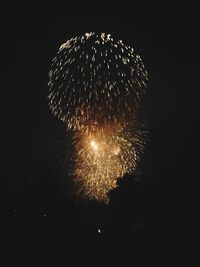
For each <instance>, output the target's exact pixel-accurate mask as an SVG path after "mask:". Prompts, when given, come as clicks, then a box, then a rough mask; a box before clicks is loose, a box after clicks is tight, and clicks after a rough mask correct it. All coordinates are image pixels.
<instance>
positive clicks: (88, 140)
mask: <svg viewBox="0 0 200 267" xmlns="http://www.w3.org/2000/svg"><path fill="white" fill-rule="evenodd" d="M144 137H145V132H144V131H143V130H142V129H138V128H135V129H134V131H133V130H132V131H125V130H118V129H117V130H116V129H112V131H111V130H110V129H103V130H102V131H99V129H98V131H91V132H88V133H87V134H86V133H85V132H84V133H77V134H75V140H76V142H75V143H76V160H75V168H74V173H73V176H74V180H75V183H77V184H78V189H79V190H78V191H79V192H80V193H81V194H82V195H83V196H85V197H88V198H89V199H96V200H98V201H104V202H106V203H108V201H109V197H108V194H109V192H110V191H111V190H112V189H114V188H116V186H117V181H118V179H120V178H121V177H123V175H124V174H127V173H133V174H134V173H136V170H137V164H138V161H139V159H140V155H141V152H142V151H143V147H144Z"/></svg>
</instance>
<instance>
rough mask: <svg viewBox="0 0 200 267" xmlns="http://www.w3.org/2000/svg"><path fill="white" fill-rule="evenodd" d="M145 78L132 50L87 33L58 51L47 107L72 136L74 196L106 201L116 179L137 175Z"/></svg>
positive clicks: (51, 75) (108, 37) (109, 37)
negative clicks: (75, 186) (76, 187)
mask: <svg viewBox="0 0 200 267" xmlns="http://www.w3.org/2000/svg"><path fill="white" fill-rule="evenodd" d="M146 83H147V72H146V70H145V68H144V65H143V63H142V60H141V58H140V56H139V55H137V54H136V53H135V52H134V50H133V48H131V47H130V46H128V45H124V44H123V42H122V41H121V40H119V41H118V40H114V39H113V38H112V37H111V35H110V34H105V33H101V34H95V33H93V32H91V33H86V34H85V35H83V36H80V37H75V38H71V39H70V40H68V41H67V42H65V43H64V44H62V45H61V46H60V49H59V51H58V53H57V55H56V57H55V58H54V59H53V61H52V65H51V70H50V72H49V83H48V85H49V95H48V99H49V106H50V109H51V110H52V112H53V114H54V116H56V117H57V118H59V119H60V120H62V121H63V122H64V123H65V125H66V129H67V130H69V129H71V130H72V131H73V133H74V141H75V155H76V157H75V161H74V164H73V168H72V169H73V173H72V176H73V178H74V181H75V183H76V184H77V186H78V190H77V192H79V193H81V194H82V195H83V196H85V197H87V198H88V199H96V200H97V201H104V202H107V203H108V201H109V197H108V195H109V192H110V190H112V189H114V188H115V187H116V186H117V181H118V179H119V178H121V177H123V175H124V174H126V173H135V172H136V170H137V164H138V162H139V159H140V154H141V152H142V151H143V148H144V143H145V142H144V132H143V131H141V130H139V129H138V127H137V126H136V125H138V124H137V123H136V114H137V111H138V110H139V108H140V106H141V103H142V99H143V97H144V95H145V91H146Z"/></svg>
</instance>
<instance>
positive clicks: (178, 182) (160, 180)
mask: <svg viewBox="0 0 200 267" xmlns="http://www.w3.org/2000/svg"><path fill="white" fill-rule="evenodd" d="M94 2H95V1H94ZM134 2H135V1H129V3H127V4H126V5H125V3H124V2H123V1H121V3H120V2H118V4H115V5H114V4H113V5H110V6H108V3H107V4H103V3H102V4H100V3H98V4H97V3H93V5H91V6H90V5H88V6H84V5H83V4H82V5H79V4H78V3H74V4H73V5H72V4H71V5H69V4H68V3H67V1H66V4H65V5H63V6H61V5H58V4H57V3H56V1H55V3H54V5H53V4H50V3H48V4H47V3H40V4H36V3H35V4H33V3H22V2H21V3H15V2H13V3H12V1H11V2H10V1H9V3H8V4H7V5H5V6H3V8H2V12H3V16H2V18H3V23H2V26H3V29H2V32H1V34H2V38H1V42H2V44H3V47H4V48H3V49H2V66H3V70H2V76H3V80H2V82H1V94H2V97H1V102H2V103H1V107H2V112H1V115H2V116H1V117H2V121H1V122H2V123H1V133H2V136H3V137H2V150H1V155H2V157H3V160H4V161H3V164H2V169H1V179H0V208H1V210H0V223H1V227H0V233H1V242H2V244H3V250H1V252H0V254H1V253H2V256H1V257H0V264H1V266H2V267H4V266H5V267H7V266H10V267H11V266H147V264H154V266H181V265H182V264H183V263H185V262H186V263H188V264H187V265H188V266H195V257H194V253H195V250H197V247H196V246H195V244H194V235H195V231H194V221H195V220H194V219H195V218H194V214H196V213H197V212H198V209H199V208H198V207H197V206H198V205H197V195H198V192H197V189H198V184H199V182H197V181H198V178H199V170H198V167H199V155H198V148H197V143H198V138H199V127H198V124H199V113H198V106H199V103H198V102H199V96H200V93H199V77H198V74H199V59H198V56H197V53H198V50H199V46H198V36H199V21H198V11H197V10H198V7H197V6H195V5H193V4H192V2H191V1H189V2H188V5H186V4H183V3H180V4H178V2H176V3H173V2H172V3H171V4H169V3H160V4H157V3H155V2H154V4H152V3H148V2H147V3H145V2H143V3H140V4H139V3H134ZM137 2H139V1H137ZM149 2H151V1H149ZM90 31H95V32H106V33H111V34H112V35H113V36H115V37H117V38H119V39H122V40H124V42H125V43H126V44H129V45H131V46H133V47H134V48H135V50H136V52H137V53H138V54H139V55H141V58H142V59H143V62H144V64H145V66H146V69H147V70H148V73H149V84H148V93H147V96H146V99H145V101H144V103H143V108H142V111H141V117H142V118H143V120H144V121H145V124H146V126H147V129H148V131H149V136H148V143H147V147H146V150H145V153H144V156H143V158H142V162H141V171H142V173H141V176H140V178H139V179H134V178H133V177H131V176H127V177H125V178H124V179H122V180H120V181H119V187H118V188H117V189H116V190H114V191H112V192H111V201H110V204H109V205H108V206H106V205H103V204H102V205H101V204H97V203H95V202H87V201H83V200H79V199H77V198H74V197H73V195H72V194H71V191H72V190H73V184H72V183H71V181H70V179H69V177H68V175H67V168H68V164H67V163H66V161H65V154H66V153H67V151H66V150H65V144H66V140H67V138H70V136H66V134H65V131H64V126H63V124H62V123H61V122H59V121H58V120H57V119H55V118H54V117H53V115H52V113H51V111H50V110H49V108H48V102H47V94H48V88H47V83H48V71H49V69H50V64H51V60H52V58H53V57H54V56H55V55H56V53H57V50H58V48H59V46H60V44H62V43H63V42H65V41H66V40H67V39H69V38H71V37H73V36H75V35H81V34H84V33H85V32H90ZM4 35H5V37H3V36H4ZM4 60H5V63H4ZM196 182H197V183H198V184H196Z"/></svg>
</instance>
